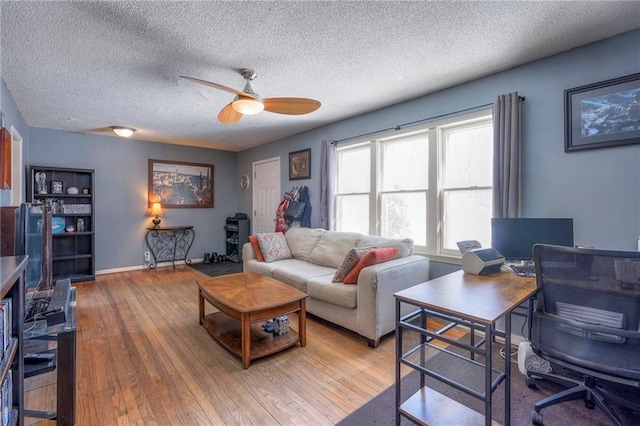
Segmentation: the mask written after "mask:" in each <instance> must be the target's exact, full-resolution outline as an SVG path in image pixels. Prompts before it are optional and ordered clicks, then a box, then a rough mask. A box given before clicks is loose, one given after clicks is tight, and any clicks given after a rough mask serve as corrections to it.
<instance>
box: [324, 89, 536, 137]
mask: <svg viewBox="0 0 640 426" xmlns="http://www.w3.org/2000/svg"><path fill="white" fill-rule="evenodd" d="M518 99H520V101H521V102H524V101H525V99H526V98H525V97H524V96H518ZM491 105H493V102H492V103H490V104H484V105H478V106H474V107H470V108H465V109H461V110H458V111H454V112H448V113H446V114H440V115H435V116H433V117H429V118H421V119H420V120H416V121H410V122H408V123H403V124H398V125H397V126H394V127H388V128H386V129H380V130H375V131H373V132H369V133H363V134H361V135H356V136H349V137H348V138H344V139H339V140H337V141H332V142H331V144H332V145H333V144H337V143H340V142H344V141H348V140H350V139H356V138H361V137H363V136H370V135H375V134H378V133H383V132H388V131H389V130H400V129H402V128H403V127H406V126H410V125H413V124H418V123H422V122H425V121H431V120H435V119H436V118H442V117H447V116H450V115H454V114H460V113H461V112H467V111H471V110H474V109H478V108H484V107H488V106H491Z"/></svg>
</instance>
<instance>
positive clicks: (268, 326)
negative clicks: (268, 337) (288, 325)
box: [262, 320, 273, 333]
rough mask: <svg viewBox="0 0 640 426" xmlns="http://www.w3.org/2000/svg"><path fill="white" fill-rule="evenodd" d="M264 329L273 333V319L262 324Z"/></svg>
mask: <svg viewBox="0 0 640 426" xmlns="http://www.w3.org/2000/svg"><path fill="white" fill-rule="evenodd" d="M262 329H263V330H264V331H265V332H267V333H273V321H271V320H267V322H265V323H264V324H262Z"/></svg>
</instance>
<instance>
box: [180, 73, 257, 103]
mask: <svg viewBox="0 0 640 426" xmlns="http://www.w3.org/2000/svg"><path fill="white" fill-rule="evenodd" d="M180 78H184V79H185V80H190V81H193V82H194V83H198V84H203V85H205V86H209V87H213V88H214V89H218V90H224V91H225V92H229V93H233V94H234V95H238V96H246V97H247V98H252V99H255V98H256V97H255V96H253V95H251V94H249V93H244V92H241V91H240V90H236V89H234V88H232V87H228V86H223V85H222V84H218V83H212V82H210V81H205V80H200V79H199V78H193V77H186V76H184V75H181V76H180Z"/></svg>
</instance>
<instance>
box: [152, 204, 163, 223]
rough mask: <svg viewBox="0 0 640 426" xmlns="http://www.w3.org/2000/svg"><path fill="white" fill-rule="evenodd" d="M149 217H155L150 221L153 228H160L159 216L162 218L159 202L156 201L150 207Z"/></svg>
mask: <svg viewBox="0 0 640 426" xmlns="http://www.w3.org/2000/svg"><path fill="white" fill-rule="evenodd" d="M151 216H155V217H154V218H153V220H152V222H153V227H154V228H158V227H159V226H160V216H162V205H161V204H160V201H156V202H155V203H153V204H152V205H151Z"/></svg>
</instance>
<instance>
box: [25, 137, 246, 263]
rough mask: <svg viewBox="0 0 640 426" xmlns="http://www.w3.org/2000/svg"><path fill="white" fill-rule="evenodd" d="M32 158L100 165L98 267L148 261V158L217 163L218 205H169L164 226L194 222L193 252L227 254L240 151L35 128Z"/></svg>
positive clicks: (59, 163)
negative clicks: (226, 227)
mask: <svg viewBox="0 0 640 426" xmlns="http://www.w3.org/2000/svg"><path fill="white" fill-rule="evenodd" d="M29 157H30V158H29V163H30V164H32V165H46V166H58V167H72V168H73V167H75V168H85V169H94V170H95V189H94V191H93V193H94V195H95V210H94V211H95V224H96V227H95V232H96V240H95V241H96V253H95V255H96V270H97V271H100V270H105V269H107V270H108V269H115V268H125V267H131V266H139V265H142V263H143V262H144V251H145V244H144V236H145V233H146V227H147V226H151V225H152V224H151V218H150V217H149V216H148V215H147V214H148V212H149V210H148V208H147V187H148V186H147V185H148V176H149V175H148V160H149V159H150V158H153V159H161V160H174V161H190V162H197V163H206V164H213V165H214V208H213V209H210V208H189V209H164V217H163V218H162V225H166V226H178V225H193V226H194V229H195V232H196V238H195V242H194V244H193V246H192V248H191V253H190V257H195V258H202V257H203V254H204V252H205V251H207V252H211V251H216V252H218V253H222V252H223V250H224V233H223V226H224V221H225V218H226V217H227V216H228V215H229V214H230V213H232V212H235V211H236V210H237V191H236V188H237V185H236V184H235V183H236V179H235V176H236V166H235V164H236V154H235V153H232V152H226V151H217V150H210V149H203V148H191V147H182V146H177V145H168V144H163V143H154V142H143V141H134V140H129V139H122V138H118V137H110V136H100V135H87V134H81V133H72V132H65V131H58V130H51V129H39V128H32V129H31V140H30V156H29Z"/></svg>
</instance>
